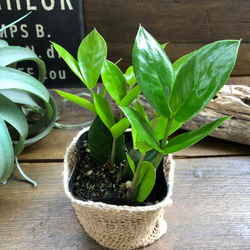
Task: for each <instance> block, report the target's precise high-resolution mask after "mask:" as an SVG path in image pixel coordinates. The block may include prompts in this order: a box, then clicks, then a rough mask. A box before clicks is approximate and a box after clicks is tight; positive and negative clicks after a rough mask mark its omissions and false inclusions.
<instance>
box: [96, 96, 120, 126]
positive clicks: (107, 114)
mask: <svg viewBox="0 0 250 250" xmlns="http://www.w3.org/2000/svg"><path fill="white" fill-rule="evenodd" d="M94 103H95V108H96V112H97V114H98V115H99V117H100V118H101V120H102V122H103V123H104V124H105V126H106V127H107V128H108V129H109V130H110V129H111V128H112V126H113V125H114V124H115V119H114V116H113V113H112V110H111V108H110V106H109V103H108V102H107V101H106V100H105V99H104V98H103V97H102V96H100V95H98V94H96V93H94Z"/></svg>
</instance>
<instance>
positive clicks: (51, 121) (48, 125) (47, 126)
mask: <svg viewBox="0 0 250 250" xmlns="http://www.w3.org/2000/svg"><path fill="white" fill-rule="evenodd" d="M49 106H50V107H51V110H52V116H48V115H47V113H48V109H47V110H46V112H45V114H44V116H45V117H46V118H45V120H44V126H43V127H42V128H43V129H42V131H40V130H37V133H36V131H34V133H35V135H34V136H33V137H31V138H29V139H26V140H25V142H24V143H25V147H27V146H29V145H31V144H33V143H35V142H37V141H39V140H41V139H42V138H44V137H45V136H46V135H48V134H49V132H50V131H51V130H52V128H53V127H54V125H55V122H56V118H57V108H56V103H55V100H54V99H53V97H52V96H50V99H49ZM38 123H40V121H39V122H38ZM40 127H41V126H40ZM38 129H39V127H38Z"/></svg>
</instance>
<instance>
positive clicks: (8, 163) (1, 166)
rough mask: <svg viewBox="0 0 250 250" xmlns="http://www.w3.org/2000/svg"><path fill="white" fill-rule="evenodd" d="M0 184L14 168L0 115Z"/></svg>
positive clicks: (10, 148)
mask: <svg viewBox="0 0 250 250" xmlns="http://www.w3.org/2000/svg"><path fill="white" fill-rule="evenodd" d="M0 138H1V140H0V155H1V157H0V183H2V182H4V181H6V180H7V179H8V178H9V176H10V174H11V172H12V170H13V166H14V152H13V146H12V142H11V138H10V135H9V131H8V129H7V127H6V124H5V122H4V120H3V118H2V116H1V114H0Z"/></svg>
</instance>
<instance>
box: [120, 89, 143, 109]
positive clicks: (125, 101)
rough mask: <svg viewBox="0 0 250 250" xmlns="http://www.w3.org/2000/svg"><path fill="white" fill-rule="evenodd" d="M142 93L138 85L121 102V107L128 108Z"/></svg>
mask: <svg viewBox="0 0 250 250" xmlns="http://www.w3.org/2000/svg"><path fill="white" fill-rule="evenodd" d="M140 93H141V88H140V86H139V85H136V86H135V87H134V88H133V89H131V90H130V91H129V92H128V93H127V94H126V95H125V96H124V98H123V99H122V101H121V102H120V104H119V105H120V106H121V107H127V106H128V105H129V104H130V103H131V102H132V101H133V100H134V99H135V98H136V97H137V96H138V95H140Z"/></svg>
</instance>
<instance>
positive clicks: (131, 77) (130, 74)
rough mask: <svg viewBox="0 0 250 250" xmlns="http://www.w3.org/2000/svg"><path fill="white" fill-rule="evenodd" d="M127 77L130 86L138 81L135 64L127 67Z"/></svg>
mask: <svg viewBox="0 0 250 250" xmlns="http://www.w3.org/2000/svg"><path fill="white" fill-rule="evenodd" d="M125 78H126V81H127V83H128V84H129V86H130V88H133V86H134V85H135V83H136V82H137V80H136V78H135V72H134V68H133V66H130V67H128V68H127V70H126V72H125Z"/></svg>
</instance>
